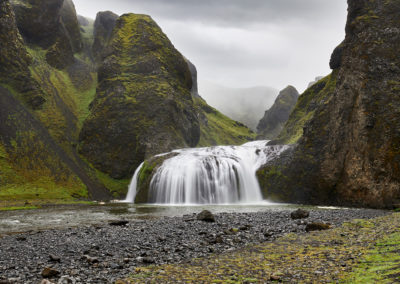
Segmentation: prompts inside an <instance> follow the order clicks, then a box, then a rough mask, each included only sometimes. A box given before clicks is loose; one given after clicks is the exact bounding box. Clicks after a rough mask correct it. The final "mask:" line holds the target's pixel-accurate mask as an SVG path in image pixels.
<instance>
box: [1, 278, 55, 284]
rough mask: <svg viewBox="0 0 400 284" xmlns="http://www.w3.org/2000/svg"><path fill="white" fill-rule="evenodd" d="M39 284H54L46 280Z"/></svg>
mask: <svg viewBox="0 0 400 284" xmlns="http://www.w3.org/2000/svg"><path fill="white" fill-rule="evenodd" d="M0 283H1V282H0ZM40 284H54V283H53V282H51V281H49V280H47V279H43V280H42V282H40Z"/></svg>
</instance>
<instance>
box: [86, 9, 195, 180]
mask: <svg viewBox="0 0 400 284" xmlns="http://www.w3.org/2000/svg"><path fill="white" fill-rule="evenodd" d="M98 77H99V86H98V89H97V94H96V97H95V100H94V101H93V103H92V104H91V115H90V116H89V118H88V119H87V120H86V121H85V123H84V126H83V128H82V132H81V134H80V141H81V144H80V152H81V153H82V154H83V155H84V156H85V157H86V158H87V159H88V160H89V161H90V162H91V163H93V165H94V166H96V167H97V168H98V169H100V170H102V171H103V172H106V173H108V174H110V175H111V176H112V177H114V178H123V177H130V176H131V174H132V173H133V171H134V169H135V168H136V167H137V166H138V165H139V164H140V163H141V162H142V161H143V160H144V158H145V157H150V156H152V155H154V154H159V153H163V152H168V151H170V150H172V149H176V148H181V147H185V146H190V147H194V146H196V145H197V143H198V142H199V139H200V126H199V121H198V118H197V114H196V111H195V107H194V102H193V99H192V96H191V93H190V90H191V88H192V76H191V73H190V70H189V67H188V65H187V63H186V61H185V59H184V58H183V56H182V55H181V54H180V53H179V52H178V51H177V50H176V49H175V48H174V46H173V45H172V43H171V42H170V41H169V40H168V38H167V37H166V36H165V35H164V34H163V33H162V31H161V29H160V28H159V27H158V26H157V24H156V23H155V22H154V21H153V20H152V19H151V18H150V17H148V16H143V15H135V14H126V15H123V16H121V17H120V18H119V19H118V21H117V23H116V26H115V28H114V30H113V33H112V36H111V40H110V44H109V52H108V55H107V56H106V57H105V59H104V61H103V63H102V64H101V66H100V68H99V74H98Z"/></svg>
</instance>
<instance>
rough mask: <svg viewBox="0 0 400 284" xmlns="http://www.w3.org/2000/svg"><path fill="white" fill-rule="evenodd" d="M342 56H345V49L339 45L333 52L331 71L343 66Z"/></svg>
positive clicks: (330, 63) (330, 64)
mask: <svg viewBox="0 0 400 284" xmlns="http://www.w3.org/2000/svg"><path fill="white" fill-rule="evenodd" d="M342 55H343V47H342V46H341V45H339V46H338V47H336V48H335V50H334V51H333V53H332V56H331V60H330V61H329V67H331V69H333V70H335V69H337V68H339V67H340V66H341V64H342Z"/></svg>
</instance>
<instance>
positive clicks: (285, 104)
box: [257, 86, 299, 140]
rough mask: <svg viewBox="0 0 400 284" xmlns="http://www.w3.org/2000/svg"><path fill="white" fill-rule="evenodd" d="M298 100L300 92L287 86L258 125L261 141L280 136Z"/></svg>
mask: <svg viewBox="0 0 400 284" xmlns="http://www.w3.org/2000/svg"><path fill="white" fill-rule="evenodd" d="M298 98H299V92H298V91H297V90H296V88H295V87H293V86H287V87H286V88H285V89H283V90H282V91H281V92H280V93H279V96H278V97H277V98H276V100H275V103H274V105H273V106H272V107H271V108H270V109H269V110H267V111H266V112H265V114H264V117H263V118H262V119H261V120H260V122H259V123H258V125H257V131H258V134H259V135H258V138H259V139H267V140H271V139H275V138H276V137H277V136H278V135H279V133H280V132H281V130H282V129H283V126H284V125H285V123H286V121H287V120H288V118H289V115H290V113H291V112H292V110H293V109H294V107H295V106H296V103H297V99H298Z"/></svg>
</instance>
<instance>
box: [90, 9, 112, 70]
mask: <svg viewBox="0 0 400 284" xmlns="http://www.w3.org/2000/svg"><path fill="white" fill-rule="evenodd" d="M117 19H118V15H117V14H114V13H113V12H110V11H105V12H99V13H97V16H96V20H95V22H94V42H93V47H92V52H93V55H94V57H95V58H96V60H97V61H98V62H100V63H101V61H102V59H103V56H104V52H105V49H106V47H107V45H108V42H109V40H110V38H111V35H112V31H113V29H114V27H115V23H116V22H117Z"/></svg>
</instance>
